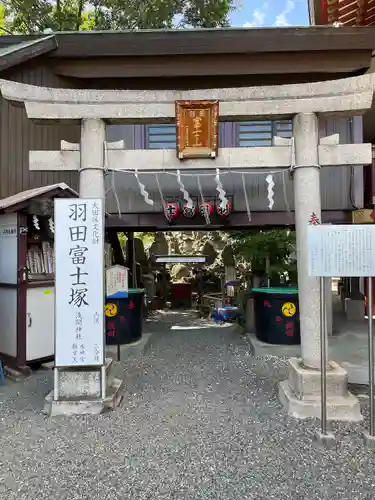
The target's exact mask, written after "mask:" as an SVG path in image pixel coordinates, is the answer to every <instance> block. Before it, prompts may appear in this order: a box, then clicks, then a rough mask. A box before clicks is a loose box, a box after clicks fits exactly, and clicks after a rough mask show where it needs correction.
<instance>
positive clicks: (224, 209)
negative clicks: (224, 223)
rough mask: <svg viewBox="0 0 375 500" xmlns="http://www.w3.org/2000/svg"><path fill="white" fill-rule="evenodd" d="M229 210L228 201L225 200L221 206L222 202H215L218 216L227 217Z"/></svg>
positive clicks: (230, 209)
mask: <svg viewBox="0 0 375 500" xmlns="http://www.w3.org/2000/svg"><path fill="white" fill-rule="evenodd" d="M231 211H232V205H231V204H230V203H229V201H227V203H226V204H225V206H223V204H222V202H220V203H217V205H216V213H217V215H219V216H220V217H228V215H229V214H230V213H231Z"/></svg>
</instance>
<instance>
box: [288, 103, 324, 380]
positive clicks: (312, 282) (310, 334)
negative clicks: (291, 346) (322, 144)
mask: <svg viewBox="0 0 375 500" xmlns="http://www.w3.org/2000/svg"><path fill="white" fill-rule="evenodd" d="M293 137H294V144H295V166H294V175H293V180H294V186H293V187H294V207H295V224H296V250H297V266H298V296H299V310H300V326H301V332H303V334H302V335H301V353H302V361H303V365H304V366H305V367H306V368H312V369H315V370H319V369H320V325H319V322H320V321H319V320H320V313H319V311H320V287H319V278H316V277H311V276H309V275H308V257H307V254H308V252H307V245H308V241H307V227H308V224H309V219H310V218H311V216H312V214H315V216H316V217H317V218H318V220H321V201H320V172H319V170H320V166H319V158H318V145H319V132H318V118H317V116H316V114H315V113H301V114H298V115H296V116H295V117H294V120H293Z"/></svg>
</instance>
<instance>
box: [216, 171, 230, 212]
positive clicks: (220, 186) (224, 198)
mask: <svg viewBox="0 0 375 500" xmlns="http://www.w3.org/2000/svg"><path fill="white" fill-rule="evenodd" d="M215 181H216V191H217V192H218V193H219V200H220V207H221V208H222V209H223V210H226V207H227V206H228V204H229V201H228V199H227V196H226V193H225V191H224V189H223V184H222V183H221V180H220V170H219V169H218V168H217V169H216V176H215Z"/></svg>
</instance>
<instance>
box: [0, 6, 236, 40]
mask: <svg viewBox="0 0 375 500" xmlns="http://www.w3.org/2000/svg"><path fill="white" fill-rule="evenodd" d="M0 6H2V7H3V23H4V26H3V27H4V28H6V29H7V30H9V31H11V32H12V33H23V34H30V33H40V32H44V31H46V30H51V31H79V30H82V31H83V30H86V31H87V30H137V29H163V28H173V27H196V28H215V27H220V26H228V25H229V20H228V16H229V13H230V12H231V11H232V10H234V0H190V1H189V2H187V1H185V0H91V1H89V0H55V1H53V0H3V2H2V4H0ZM1 16H2V11H1V10H0V26H1V19H2V17H1Z"/></svg>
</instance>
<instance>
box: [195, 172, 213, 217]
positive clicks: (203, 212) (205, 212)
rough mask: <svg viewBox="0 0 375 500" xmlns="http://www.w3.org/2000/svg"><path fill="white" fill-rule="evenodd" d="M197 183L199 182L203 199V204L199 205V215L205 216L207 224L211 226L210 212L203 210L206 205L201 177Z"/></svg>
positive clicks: (198, 177)
mask: <svg viewBox="0 0 375 500" xmlns="http://www.w3.org/2000/svg"><path fill="white" fill-rule="evenodd" d="M197 182H198V189H199V195H200V198H201V204H200V205H199V213H200V214H201V215H203V217H204V220H205V222H206V224H207V225H209V224H211V219H210V214H209V211H208V210H207V209H206V208H203V209H202V205H203V204H204V203H205V201H204V195H203V189H202V184H201V178H200V176H199V175H198V176H197ZM211 213H212V211H211Z"/></svg>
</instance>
